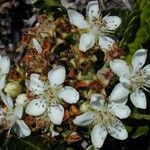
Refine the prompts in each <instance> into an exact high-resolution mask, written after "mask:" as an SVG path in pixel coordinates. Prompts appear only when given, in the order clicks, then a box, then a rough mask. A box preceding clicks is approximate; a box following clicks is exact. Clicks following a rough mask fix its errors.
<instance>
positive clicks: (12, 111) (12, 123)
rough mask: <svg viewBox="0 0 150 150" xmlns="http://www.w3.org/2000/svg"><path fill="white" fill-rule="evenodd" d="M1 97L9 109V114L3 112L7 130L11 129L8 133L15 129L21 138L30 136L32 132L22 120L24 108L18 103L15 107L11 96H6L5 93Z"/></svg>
mask: <svg viewBox="0 0 150 150" xmlns="http://www.w3.org/2000/svg"><path fill="white" fill-rule="evenodd" d="M0 96H1V99H2V101H3V102H4V104H5V105H6V106H7V108H8V110H7V112H3V113H4V118H5V119H6V124H7V128H8V129H9V131H8V133H9V132H10V130H11V129H13V130H14V131H15V132H16V133H17V134H18V136H19V137H26V136H29V135H30V133H31V130H30V129H29V127H28V126H27V125H26V123H25V122H24V121H23V120H22V119H21V118H22V116H23V106H22V105H21V104H18V103H15V105H13V101H12V99H11V97H10V96H9V95H4V94H3V93H1V95H0Z"/></svg>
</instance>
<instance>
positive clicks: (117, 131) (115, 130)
mask: <svg viewBox="0 0 150 150" xmlns="http://www.w3.org/2000/svg"><path fill="white" fill-rule="evenodd" d="M106 128H107V131H108V133H109V134H110V135H111V136H112V137H114V138H116V139H118V140H125V139H126V138H127V137H128V132H127V130H126V128H125V126H124V125H123V123H122V122H121V121H120V120H117V121H116V122H115V123H113V124H111V125H106Z"/></svg>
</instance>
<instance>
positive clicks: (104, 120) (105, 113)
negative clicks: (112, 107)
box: [94, 108, 117, 125]
mask: <svg viewBox="0 0 150 150" xmlns="http://www.w3.org/2000/svg"><path fill="white" fill-rule="evenodd" d="M95 114H96V119H95V120H94V125H96V124H100V125H109V124H113V123H115V122H116V121H117V117H116V116H115V115H114V114H112V113H110V112H109V110H108V109H107V108H103V109H102V110H101V111H96V112H95Z"/></svg>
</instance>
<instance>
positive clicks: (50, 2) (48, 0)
mask: <svg viewBox="0 0 150 150" xmlns="http://www.w3.org/2000/svg"><path fill="white" fill-rule="evenodd" d="M44 2H45V3H46V5H47V6H48V7H53V6H58V3H57V1H56V0H44Z"/></svg>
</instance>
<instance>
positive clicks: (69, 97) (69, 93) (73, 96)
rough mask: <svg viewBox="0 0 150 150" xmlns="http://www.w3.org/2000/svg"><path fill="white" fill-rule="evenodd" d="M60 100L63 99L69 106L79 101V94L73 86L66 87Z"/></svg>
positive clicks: (61, 93) (60, 95)
mask: <svg viewBox="0 0 150 150" xmlns="http://www.w3.org/2000/svg"><path fill="white" fill-rule="evenodd" d="M59 98H62V99H63V100H64V101H65V102H67V103H69V104H73V103H76V102H77V101H78V100H79V93H78V91H77V90H76V89H74V88H73V87H71V86H65V87H64V88H63V89H62V90H61V91H60V93H59Z"/></svg>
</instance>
